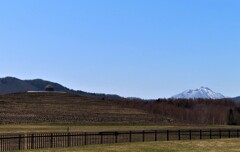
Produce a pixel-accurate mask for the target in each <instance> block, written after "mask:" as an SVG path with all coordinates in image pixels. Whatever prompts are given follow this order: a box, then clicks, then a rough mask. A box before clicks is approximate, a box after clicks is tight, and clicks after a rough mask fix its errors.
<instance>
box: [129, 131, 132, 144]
mask: <svg viewBox="0 0 240 152" xmlns="http://www.w3.org/2000/svg"><path fill="white" fill-rule="evenodd" d="M129 142H132V131H129Z"/></svg>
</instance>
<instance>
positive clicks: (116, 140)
mask: <svg viewBox="0 0 240 152" xmlns="http://www.w3.org/2000/svg"><path fill="white" fill-rule="evenodd" d="M117 142H118V132H115V143H117Z"/></svg>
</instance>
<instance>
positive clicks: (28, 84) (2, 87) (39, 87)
mask: <svg viewBox="0 0 240 152" xmlns="http://www.w3.org/2000/svg"><path fill="white" fill-rule="evenodd" d="M47 85H51V86H53V87H54V89H55V90H56V91H61V92H67V93H72V94H77V95H81V96H87V97H101V98H103V97H104V98H108V99H122V97H120V96H118V95H110V94H100V93H89V92H84V91H80V90H72V89H69V88H67V87H64V86H62V85H61V84H58V83H54V82H51V81H46V80H42V79H34V80H20V79H18V78H14V77H5V78H0V94H11V93H20V92H27V91H44V89H45V87H46V86H47Z"/></svg>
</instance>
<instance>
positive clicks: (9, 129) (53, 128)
mask: <svg viewBox="0 0 240 152" xmlns="http://www.w3.org/2000/svg"><path fill="white" fill-rule="evenodd" d="M68 128H69V131H70V132H85V131H86V132H88V131H135V130H167V129H169V130H171V129H173V130H178V129H216V128H219V129H220V128H222V129H224V128H229V129H230V128H236V129H237V128H238V129H239V126H228V125H148V126H141V125H138V126H130V125H120V126H117V125H91V126H86V125H73V124H40V125H39V124H20V125H19V124H18V125H15V124H8V125H0V133H30V132H67V129H68Z"/></svg>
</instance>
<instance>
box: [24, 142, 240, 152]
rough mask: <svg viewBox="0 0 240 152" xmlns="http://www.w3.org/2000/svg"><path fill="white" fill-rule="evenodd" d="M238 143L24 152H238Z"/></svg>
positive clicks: (32, 151)
mask: <svg viewBox="0 0 240 152" xmlns="http://www.w3.org/2000/svg"><path fill="white" fill-rule="evenodd" d="M239 142H240V139H215V140H194V141H163V142H145V143H124V144H111V145H88V146H83V147H73V148H56V149H41V150H28V151H26V152H68V151H69V152H75V151H78V152H103V151H104V152H158V151H161V152H178V151H180V152H185V151H194V152H203V151H207V152H219V151H220V152H230V151H231V152H236V151H240V144H239Z"/></svg>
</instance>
